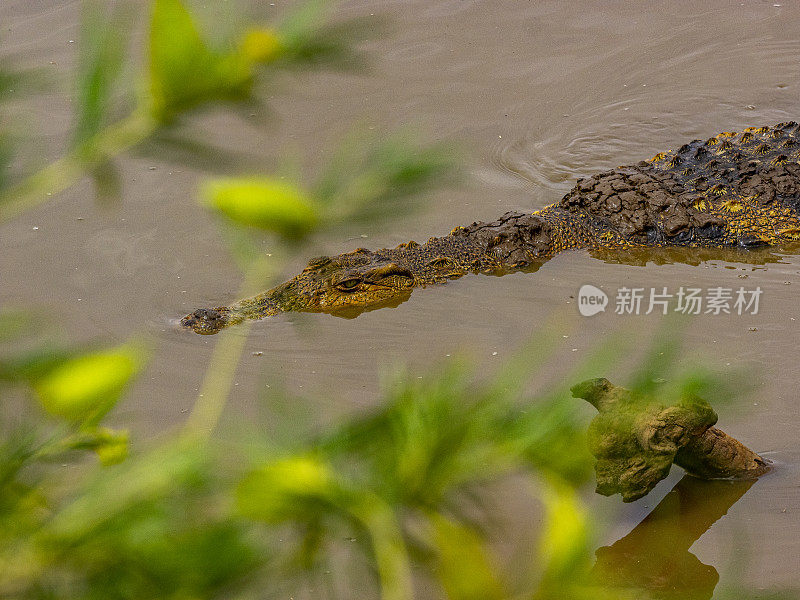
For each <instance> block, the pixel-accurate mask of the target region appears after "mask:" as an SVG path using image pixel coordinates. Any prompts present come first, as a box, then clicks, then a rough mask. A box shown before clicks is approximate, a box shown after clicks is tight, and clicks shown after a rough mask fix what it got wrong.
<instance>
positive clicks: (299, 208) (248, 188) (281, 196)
mask: <svg viewBox="0 0 800 600" xmlns="http://www.w3.org/2000/svg"><path fill="white" fill-rule="evenodd" d="M203 197H204V199H205V202H206V204H207V205H208V206H210V207H212V208H214V209H215V210H217V211H219V212H220V213H222V214H223V215H225V216H226V217H227V218H229V219H231V220H232V221H234V222H236V223H239V224H241V225H247V226H250V227H258V228H260V229H264V230H267V231H272V232H275V233H277V234H279V235H281V236H283V237H284V238H286V239H289V240H298V239H299V238H301V237H303V236H304V235H306V234H308V233H310V232H311V231H312V230H313V229H314V227H315V226H316V224H317V222H318V220H319V216H318V211H317V208H316V206H315V205H314V202H313V201H312V200H311V199H310V198H308V197H307V196H306V194H305V193H304V192H303V191H302V190H301V189H300V188H298V187H297V186H295V185H292V184H291V183H287V182H284V181H280V180H276V179H269V178H266V177H259V178H239V179H217V180H212V181H210V182H208V183H207V184H206V185H205V187H204V189H203Z"/></svg>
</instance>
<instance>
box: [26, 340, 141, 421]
mask: <svg viewBox="0 0 800 600" xmlns="http://www.w3.org/2000/svg"><path fill="white" fill-rule="evenodd" d="M142 362H143V357H142V353H141V351H140V350H138V349H137V348H134V347H133V346H131V345H125V346H119V347H117V348H113V349H111V350H105V351H100V352H93V353H90V354H85V355H82V356H78V357H75V358H71V359H69V360H67V361H65V362H63V363H61V364H59V365H58V366H56V367H55V368H53V369H52V370H51V371H49V372H47V373H46V374H44V375H43V376H42V377H41V378H39V379H38V380H36V381H35V382H34V389H35V390H36V392H37V395H38V397H39V401H40V402H41V404H42V406H43V407H44V409H45V410H46V411H47V412H49V413H50V414H52V415H53V416H56V417H62V418H64V419H67V420H69V421H76V422H82V423H85V424H94V423H97V422H98V421H99V420H100V419H101V418H102V417H103V416H104V415H105V414H106V413H107V412H108V411H109V410H111V409H112V408H113V407H114V405H115V404H116V403H117V401H118V400H119V398H120V396H121V394H122V392H123V390H124V389H125V387H126V386H127V385H128V383H129V382H130V380H131V379H132V378H133V376H134V375H135V374H136V373H137V372H138V370H139V369H140V368H141V364H142Z"/></svg>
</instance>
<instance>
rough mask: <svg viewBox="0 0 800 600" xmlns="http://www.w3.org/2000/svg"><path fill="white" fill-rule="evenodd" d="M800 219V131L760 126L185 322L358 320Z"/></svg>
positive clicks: (352, 258)
mask: <svg viewBox="0 0 800 600" xmlns="http://www.w3.org/2000/svg"><path fill="white" fill-rule="evenodd" d="M799 216H800V125H798V124H797V123H794V122H789V123H780V124H778V125H776V126H775V127H760V128H752V127H751V128H748V129H745V130H744V131H742V132H741V133H738V134H737V133H730V132H723V133H720V134H719V135H717V136H715V137H713V138H710V139H708V140H706V141H702V140H695V141H692V142H690V143H688V144H685V145H684V146H682V147H681V148H679V149H677V150H674V151H671V152H664V153H661V154H657V155H656V156H654V157H653V158H651V159H650V160H648V161H642V162H640V163H638V164H636V165H631V166H625V167H618V168H616V169H613V170H610V171H605V172H603V173H599V174H597V175H594V176H592V177H590V178H587V179H579V180H578V182H577V184H576V185H575V187H573V188H572V190H570V192H569V193H568V194H567V195H566V196H564V198H562V199H561V201H560V202H558V203H556V204H552V205H550V206H547V207H545V208H543V209H541V210H539V211H537V212H535V213H533V214H523V213H507V214H505V215H503V216H502V217H501V218H500V219H498V220H497V221H493V222H490V223H473V224H472V225H469V226H467V227H456V228H455V229H454V230H453V231H451V232H450V234H449V235H447V236H444V237H440V238H431V239H430V240H428V242H427V243H425V244H417V243H416V242H408V243H407V244H401V245H400V246H398V247H397V248H393V249H384V250H376V251H374V252H373V251H369V250H365V249H363V248H359V249H358V250H355V251H353V252H349V253H347V254H342V255H339V256H336V257H321V258H319V259H314V260H312V261H311V262H310V263H309V265H308V266H307V267H306V268H305V269H304V270H303V272H302V273H300V274H299V275H297V276H296V277H294V278H292V279H290V280H289V281H287V282H286V283H284V284H281V285H279V286H278V287H276V288H273V289H272V290H269V291H267V292H265V293H263V294H260V295H258V296H255V297H254V298H250V299H247V300H242V301H241V302H238V303H236V304H234V305H232V306H230V307H219V308H214V309H199V310H196V311H194V312H193V313H191V314H189V315H187V316H185V317H184V318H183V319H182V320H181V324H182V325H184V326H185V327H189V328H191V329H193V330H194V331H196V332H197V333H216V332H217V331H219V330H220V329H222V328H223V327H225V326H227V325H231V324H234V323H239V322H241V321H242V320H244V319H249V318H261V317H265V316H269V315H273V314H276V313H279V312H286V311H307V312H328V313H333V314H340V315H343V316H355V315H357V314H359V313H360V312H363V311H365V310H372V309H375V308H380V307H383V306H393V305H397V304H399V303H400V302H403V301H404V300H406V299H407V298H408V296H409V295H410V294H411V291H412V290H413V288H416V287H425V286H427V285H432V284H436V283H443V282H445V281H447V280H448V279H455V278H458V277H461V276H462V275H465V274H467V273H470V272H472V273H487V274H489V273H490V274H503V273H506V272H509V271H512V270H518V269H535V268H537V267H538V265H540V264H541V263H543V262H544V261H546V260H547V259H549V258H550V257H552V256H554V255H555V254H558V253H559V252H561V251H563V250H568V249H574V248H584V249H588V250H590V251H594V252H609V251H610V252H617V253H620V254H624V253H626V252H627V253H635V252H637V251H641V250H643V249H649V250H651V251H652V249H654V248H664V249H675V248H698V249H715V250H720V249H726V248H727V249H731V248H736V247H742V248H752V247H755V246H762V245H772V246H776V245H777V246H781V245H789V244H792V243H796V242H798V241H800V218H798V217H799Z"/></svg>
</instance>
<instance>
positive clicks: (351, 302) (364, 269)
mask: <svg viewBox="0 0 800 600" xmlns="http://www.w3.org/2000/svg"><path fill="white" fill-rule="evenodd" d="M414 284H415V277H414V274H413V273H412V272H411V270H410V269H409V268H408V267H407V266H405V265H401V264H398V262H397V261H396V260H391V259H389V258H386V257H383V256H381V255H380V254H378V253H374V252H370V251H369V250H364V249H362V248H359V249H358V250H355V251H354V252H348V253H347V254H341V255H339V256H336V257H329V256H321V257H319V258H314V259H312V260H311V261H310V262H309V263H308V265H307V266H306V267H305V269H303V271H302V272H301V273H300V274H299V275H297V276H296V277H294V278H293V279H290V280H289V281H287V282H286V283H284V284H283V285H280V286H278V287H276V288H274V289H272V290H270V291H269V292H267V295H268V296H270V298H271V300H272V301H273V302H275V304H276V305H277V306H278V307H279V308H280V309H281V310H284V311H286V310H291V311H306V312H326V313H331V314H335V315H339V316H344V317H355V316H357V315H358V314H360V313H362V312H364V311H367V310H372V309H374V308H381V307H385V306H389V305H392V306H396V305H397V304H400V303H401V302H404V301H405V300H407V299H408V297H409V295H410V294H411V291H412V289H413V287H414Z"/></svg>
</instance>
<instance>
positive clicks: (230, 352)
mask: <svg viewBox="0 0 800 600" xmlns="http://www.w3.org/2000/svg"><path fill="white" fill-rule="evenodd" d="M276 268H277V266H276V265H275V264H273V263H272V261H270V260H269V259H268V258H267V257H264V258H262V259H257V260H254V261H253V263H252V264H251V266H250V268H249V269H248V270H247V272H246V273H245V280H244V283H243V284H242V290H241V292H240V293H241V295H243V296H244V295H248V294H251V293H253V289H254V288H256V287H261V286H262V285H263V282H264V281H265V280H268V279H271V275H272V273H274V271H275V269H276ZM259 284H260V285H259ZM249 331H250V323H249V322H244V323H242V324H241V325H239V327H238V328H236V329H228V330H226V331H223V332H221V333H220V334H218V335H219V338H218V339H219V341H218V342H217V345H216V346H215V347H214V352H213V353H212V355H211V361H210V362H209V365H208V368H207V369H206V373H205V376H204V378H203V384H202V386H201V387H200V393H199V394H198V395H197V399H196V400H195V403H194V407H193V408H192V412H191V414H190V415H189V418H188V419H187V421H186V425H185V426H184V433H185V434H186V435H187V436H190V437H195V436H199V437H208V436H209V435H210V434H211V432H212V431H214V428H215V427H216V426H217V423H218V422H219V418H220V415H222V411H223V409H224V408H225V404H226V403H227V400H228V395H229V394H230V390H231V386H232V384H233V378H234V376H235V375H236V369H237V367H238V365H239V361H240V360H241V356H242V352H243V351H244V347H245V343H246V342H247V337H248V333H249Z"/></svg>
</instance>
